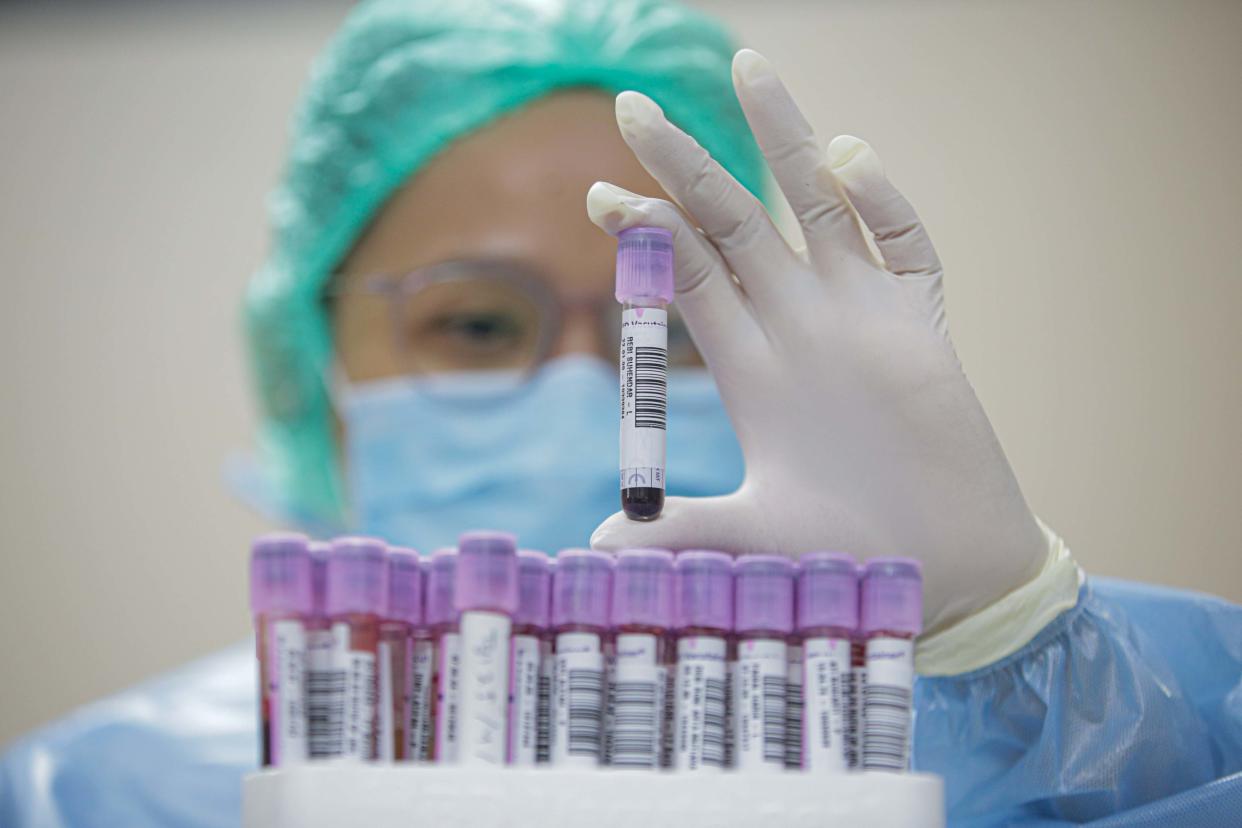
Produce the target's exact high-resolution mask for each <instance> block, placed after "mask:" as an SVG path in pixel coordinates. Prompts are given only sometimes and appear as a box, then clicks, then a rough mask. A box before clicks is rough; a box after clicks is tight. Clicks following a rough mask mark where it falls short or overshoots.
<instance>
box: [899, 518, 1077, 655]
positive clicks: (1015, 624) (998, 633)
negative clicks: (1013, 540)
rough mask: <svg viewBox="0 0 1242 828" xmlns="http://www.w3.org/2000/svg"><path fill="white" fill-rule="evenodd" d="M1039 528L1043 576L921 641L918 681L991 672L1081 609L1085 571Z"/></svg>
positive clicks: (1057, 540)
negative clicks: (1073, 610)
mask: <svg viewBox="0 0 1242 828" xmlns="http://www.w3.org/2000/svg"><path fill="white" fill-rule="evenodd" d="M1037 520H1038V519H1037ZM1038 522H1039V528H1040V529H1041V530H1042V531H1043V533H1044V538H1045V540H1046V541H1047V544H1048V555H1047V558H1046V559H1045V561H1044V566H1043V568H1042V569H1041V570H1040V571H1039V574H1038V575H1036V576H1035V577H1034V578H1033V579H1031V580H1030V581H1028V582H1027V583H1025V584H1023V585H1022V586H1020V587H1018V588H1017V589H1015V590H1013V591H1012V592H1009V593H1008V594H1006V595H1004V596H1002V597H1001V598H1000V599H998V600H997V601H995V602H993V603H992V604H989V605H988V606H986V607H984V608H983V609H981V610H979V611H978V612H976V613H975V614H974V615H970V616H967V617H966V618H963V619H962V620H961V621H958V622H957V623H956V624H954V625H953V626H951V627H949V628H948V629H944V630H941V631H940V632H937V633H935V634H934V635H929V636H925V637H923V638H920V639H919V640H918V642H917V644H916V646H915V651H914V667H915V669H916V670H917V671H918V673H919V675H922V676H952V675H958V674H961V673H968V672H970V671H972V670H978V669H979V668H981V667H986V666H987V665H989V664H992V663H993V662H996V661H999V660H1000V659H1002V658H1004V657H1005V656H1007V655H1010V654H1012V653H1015V652H1017V651H1018V650H1019V649H1021V648H1022V647H1025V646H1026V644H1027V643H1028V642H1029V641H1030V640H1031V639H1032V638H1034V637H1035V636H1036V634H1038V633H1039V631H1040V630H1042V629H1043V628H1044V627H1046V626H1048V624H1050V623H1051V622H1052V620H1053V619H1054V618H1056V617H1057V616H1058V615H1060V614H1061V613H1063V612H1065V611H1066V610H1067V609H1071V608H1072V607H1073V606H1074V605H1075V604H1077V603H1078V588H1079V587H1080V586H1081V585H1082V580H1083V574H1082V570H1081V569H1079V568H1078V564H1077V562H1076V561H1075V560H1074V557H1073V556H1072V555H1071V554H1070V551H1069V547H1067V546H1066V545H1065V542H1064V541H1063V540H1061V538H1060V537H1058V536H1057V534H1056V533H1055V532H1053V531H1052V530H1051V529H1049V528H1048V527H1047V526H1045V525H1044V523H1043V521H1038Z"/></svg>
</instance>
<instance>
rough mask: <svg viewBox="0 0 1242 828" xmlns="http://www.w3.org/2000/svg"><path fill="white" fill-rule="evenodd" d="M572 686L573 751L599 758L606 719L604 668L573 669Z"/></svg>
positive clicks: (570, 707)
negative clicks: (602, 727) (604, 720)
mask: <svg viewBox="0 0 1242 828" xmlns="http://www.w3.org/2000/svg"><path fill="white" fill-rule="evenodd" d="M568 690H569V728H568V730H569V740H568V752H569V755H570V756H590V757H595V758H598V757H599V754H600V737H601V735H602V734H601V732H600V731H601V726H602V724H603V719H604V673H603V671H602V670H582V669H570V670H569V677H568Z"/></svg>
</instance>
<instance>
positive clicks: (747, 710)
mask: <svg viewBox="0 0 1242 828" xmlns="http://www.w3.org/2000/svg"><path fill="white" fill-rule="evenodd" d="M250 571H251V607H252V610H253V613H254V621H255V631H256V652H257V656H258V663H259V669H258V675H259V686H260V696H259V705H260V719H261V734H260V757H261V762H262V764H263V765H264V766H269V767H288V766H292V765H298V764H302V763H306V762H308V761H309V762H311V763H317V762H331V761H338V762H339V761H352V762H364V761H365V762H376V763H381V764H388V763H394V764H404V763H416V764H417V763H423V764H436V765H445V766H458V765H460V766H504V765H508V766H527V767H536V768H537V767H541V766H542V767H551V768H564V769H594V768H601V767H611V768H618V769H620V768H626V769H649V770H660V769H664V770H672V771H679V772H693V773H704V772H706V773H712V772H721V771H728V772H733V773H770V772H772V771H779V770H797V769H800V770H804V771H808V772H813V773H816V774H819V773H844V772H848V771H850V770H853V769H860V770H884V771H904V770H906V769H907V768H908V766H909V762H910V743H911V731H912V725H913V720H912V706H911V705H912V689H913V680H914V663H913V644H914V638H915V636H916V635H917V634H918V633H919V632H920V631H921V618H922V572H921V567H920V565H919V564H918V562H917V561H914V560H912V559H906V558H878V559H871V560H869V561H867V562H866V563H865V564H862V565H859V564H858V563H857V562H856V561H855V560H854V559H853V558H851V557H850V556H849V555H845V554H841V553H835V552H810V553H807V554H804V555H802V556H801V557H800V559H798V560H797V561H794V560H791V559H789V558H786V557H782V556H778V555H743V556H741V557H738V558H736V559H735V558H731V557H730V556H728V555H725V554H722V553H720V552H715V551H710V550H689V551H683V552H680V553H678V554H676V555H674V554H673V553H671V552H668V551H664V550H658V549H629V550H623V551H621V552H619V553H618V554H616V555H611V554H607V553H603V552H597V551H591V550H585V549H570V550H563V551H562V552H560V553H559V554H558V555H556V556H555V557H549V556H547V555H545V554H544V553H543V552H539V551H535V550H522V551H520V552H519V551H518V549H517V541H516V539H515V538H514V537H513V536H512V535H508V534H505V533H503V532H467V533H466V534H463V535H462V536H461V538H460V539H459V542H458V545H457V546H456V547H454V548H448V549H439V550H436V551H435V552H434V553H433V554H431V555H429V556H421V557H420V556H419V555H418V554H417V553H415V552H413V551H412V550H408V549H400V548H396V547H390V546H388V545H386V544H385V543H384V542H382V541H380V540H377V539H374V538H363V537H342V538H337V539H335V540H332V541H331V542H329V543H326V544H319V543H313V542H311V541H309V540H308V539H307V538H305V537H303V536H301V535H296V534H287V533H285V534H272V535H266V536H263V537H260V538H259V539H257V540H256V541H255V542H254V545H253V548H252V555H251V570H250Z"/></svg>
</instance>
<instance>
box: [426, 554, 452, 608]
mask: <svg viewBox="0 0 1242 828" xmlns="http://www.w3.org/2000/svg"><path fill="white" fill-rule="evenodd" d="M456 572H457V550H456V549H454V548H452V547H446V548H444V549H437V550H436V551H435V552H432V553H431V558H430V559H429V560H428V561H427V563H426V567H425V569H424V571H423V581H424V588H425V590H426V602H425V604H424V613H425V617H426V622H427V626H429V627H434V626H438V625H441V624H453V623H455V622H456V621H457V610H456V608H455V607H454V606H453V592H454V586H455V584H454V581H455V580H456V577H455V576H456Z"/></svg>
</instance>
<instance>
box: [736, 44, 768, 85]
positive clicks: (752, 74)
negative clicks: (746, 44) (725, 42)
mask: <svg viewBox="0 0 1242 828" xmlns="http://www.w3.org/2000/svg"><path fill="white" fill-rule="evenodd" d="M773 77H776V72H775V70H773V69H772V64H771V63H769V62H768V59H767V58H765V57H764V56H763V55H761V54H759V53H758V52H756V51H755V50H754V49H741V50H739V51H738V53H737V54H736V55H734V56H733V81H734V83H735V84H738V83H740V84H744V85H746V86H755V85H756V84H759V83H762V82H763V81H765V80H767V79H769V78H773Z"/></svg>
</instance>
